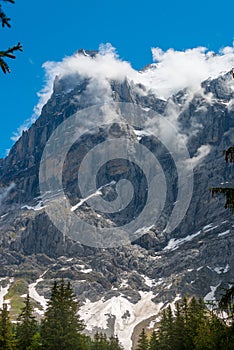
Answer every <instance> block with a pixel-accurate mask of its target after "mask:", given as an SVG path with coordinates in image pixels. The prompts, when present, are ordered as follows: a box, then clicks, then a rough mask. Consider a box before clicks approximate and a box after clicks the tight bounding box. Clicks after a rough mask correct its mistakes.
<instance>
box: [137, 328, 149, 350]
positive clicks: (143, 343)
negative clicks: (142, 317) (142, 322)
mask: <svg viewBox="0 0 234 350" xmlns="http://www.w3.org/2000/svg"><path fill="white" fill-rule="evenodd" d="M148 349H149V343H148V339H147V336H146V334H145V330H144V328H143V329H142V331H141V334H140V335H139V339H138V342H137V350H148Z"/></svg>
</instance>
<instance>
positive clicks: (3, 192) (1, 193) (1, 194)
mask: <svg viewBox="0 0 234 350" xmlns="http://www.w3.org/2000/svg"><path fill="white" fill-rule="evenodd" d="M15 186H16V185H15V183H13V182H12V183H11V184H10V185H9V186H8V187H6V188H0V205H1V204H2V201H3V200H4V199H5V198H6V197H7V196H8V194H9V193H10V191H11V190H12V189H13V188H15Z"/></svg>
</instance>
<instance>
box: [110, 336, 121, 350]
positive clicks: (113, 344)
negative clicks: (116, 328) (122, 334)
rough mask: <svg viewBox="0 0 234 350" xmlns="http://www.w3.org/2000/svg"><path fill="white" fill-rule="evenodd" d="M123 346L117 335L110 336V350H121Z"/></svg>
mask: <svg viewBox="0 0 234 350" xmlns="http://www.w3.org/2000/svg"><path fill="white" fill-rule="evenodd" d="M121 349H122V347H121V345H120V344H119V339H118V337H117V336H115V337H110V340H109V350H121Z"/></svg>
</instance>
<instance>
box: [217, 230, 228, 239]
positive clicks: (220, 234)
mask: <svg viewBox="0 0 234 350" xmlns="http://www.w3.org/2000/svg"><path fill="white" fill-rule="evenodd" d="M229 232H230V230H227V231H224V232H221V233H219V234H218V237H223V236H226V235H228V234H229Z"/></svg>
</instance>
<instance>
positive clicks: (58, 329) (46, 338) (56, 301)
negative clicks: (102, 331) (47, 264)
mask: <svg viewBox="0 0 234 350" xmlns="http://www.w3.org/2000/svg"><path fill="white" fill-rule="evenodd" d="M77 312H78V302H77V301H76V300H75V295H74V293H73V291H72V288H71V285H70V283H69V282H68V283H67V284H65V283H64V281H63V280H62V281H61V283H60V284H57V282H54V285H53V288H52V292H51V297H50V300H49V302H48V307H47V310H46V312H45V318H44V320H43V321H42V328H41V337H42V343H43V347H44V348H45V349H46V350H58V349H59V350H68V349H69V350H83V349H86V345H85V337H84V336H83V335H82V334H81V331H82V330H83V329H84V325H83V322H82V321H81V320H80V317H79V316H78V314H77Z"/></svg>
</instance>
